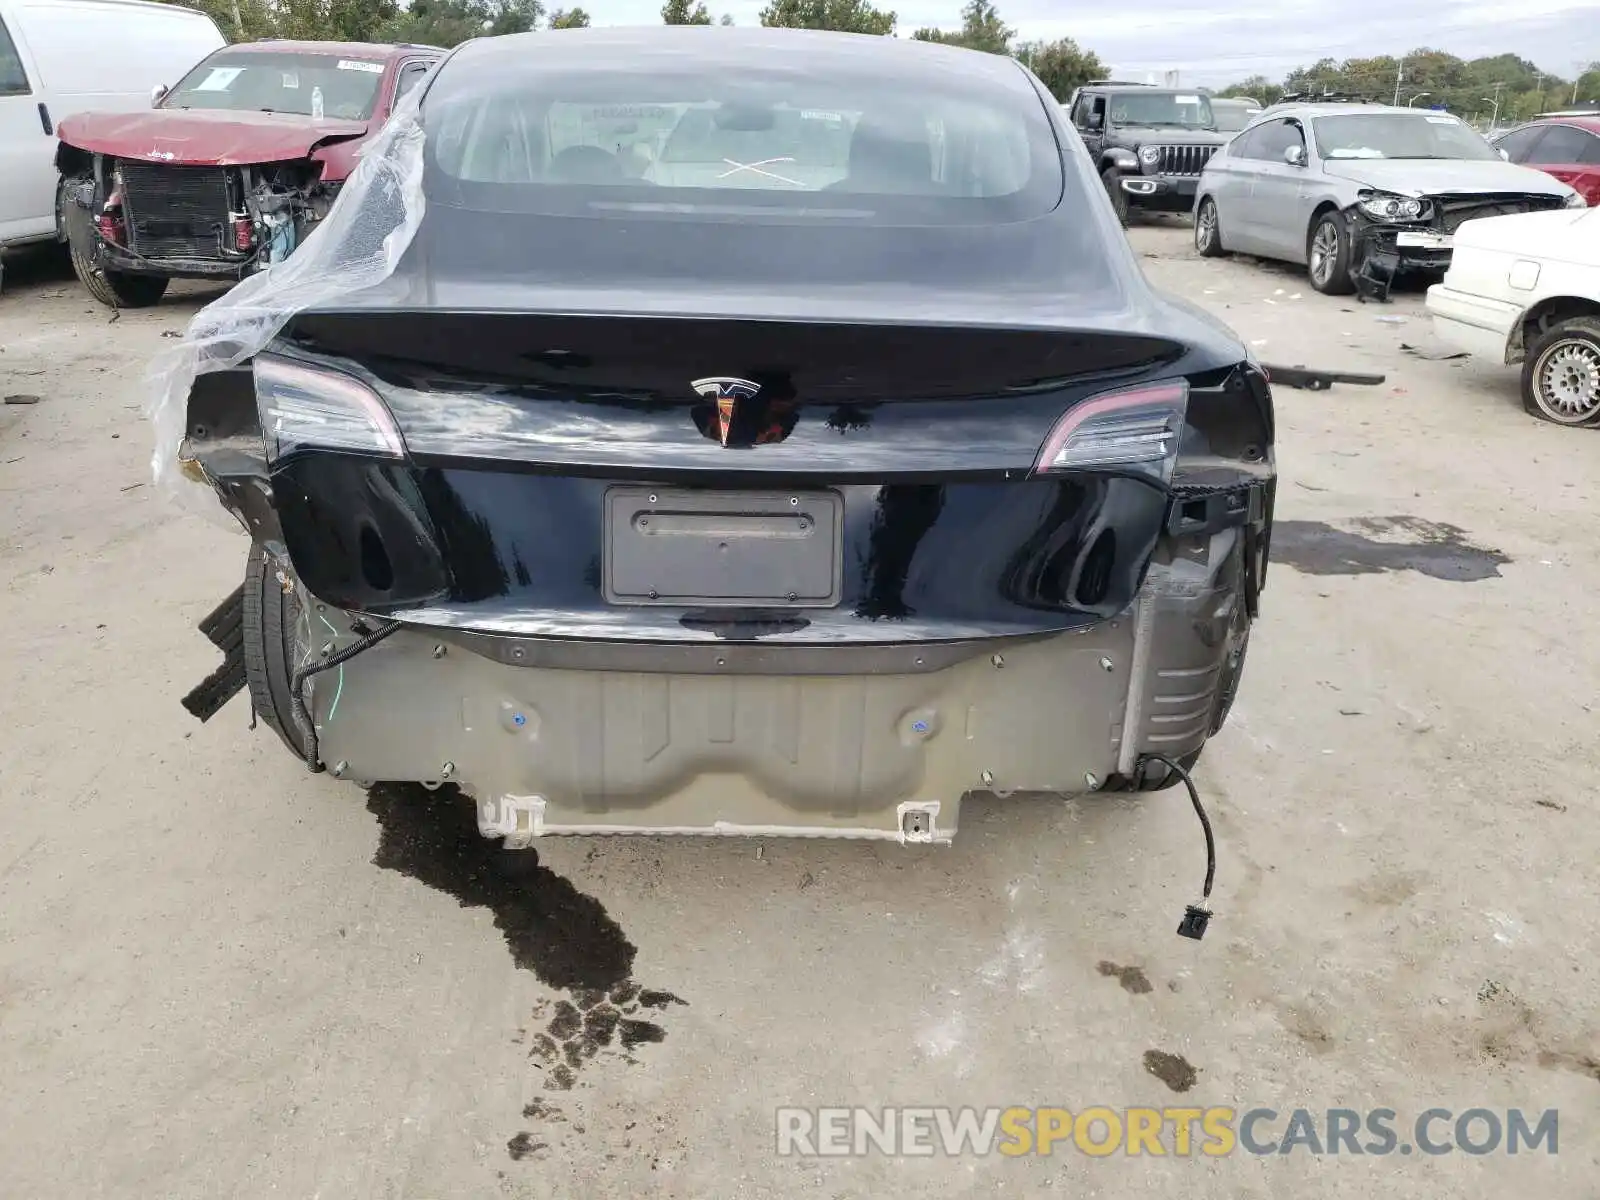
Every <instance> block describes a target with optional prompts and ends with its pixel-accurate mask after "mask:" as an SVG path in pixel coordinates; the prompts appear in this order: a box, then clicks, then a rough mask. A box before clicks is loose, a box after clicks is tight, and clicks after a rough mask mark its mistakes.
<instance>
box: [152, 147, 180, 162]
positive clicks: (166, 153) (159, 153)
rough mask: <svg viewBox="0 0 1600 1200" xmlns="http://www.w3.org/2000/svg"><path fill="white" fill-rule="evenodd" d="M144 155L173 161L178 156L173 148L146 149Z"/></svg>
mask: <svg viewBox="0 0 1600 1200" xmlns="http://www.w3.org/2000/svg"><path fill="white" fill-rule="evenodd" d="M144 156H145V157H146V158H163V159H165V160H166V161H167V162H171V161H172V160H173V159H175V158H177V157H178V156H177V155H176V154H174V153H173V152H172V151H171V150H146V151H145V155H144Z"/></svg>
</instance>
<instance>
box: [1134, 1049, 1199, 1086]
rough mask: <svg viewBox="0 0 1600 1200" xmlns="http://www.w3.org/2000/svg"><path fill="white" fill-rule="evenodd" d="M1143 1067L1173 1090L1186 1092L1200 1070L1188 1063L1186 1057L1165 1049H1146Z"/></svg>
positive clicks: (1193, 1083) (1197, 1077)
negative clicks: (1169, 1052) (1170, 1052)
mask: <svg viewBox="0 0 1600 1200" xmlns="http://www.w3.org/2000/svg"><path fill="white" fill-rule="evenodd" d="M1144 1069H1145V1070H1146V1071H1149V1072H1150V1074H1152V1075H1154V1076H1155V1077H1156V1078H1157V1079H1159V1080H1161V1082H1162V1083H1164V1084H1166V1085H1167V1086H1168V1087H1169V1088H1171V1089H1172V1090H1173V1091H1175V1092H1187V1091H1188V1090H1189V1089H1190V1088H1192V1087H1193V1086H1194V1085H1195V1081H1196V1080H1197V1079H1199V1078H1200V1072H1199V1071H1197V1070H1195V1069H1194V1068H1193V1067H1191V1066H1190V1065H1189V1060H1188V1059H1186V1058H1184V1057H1183V1055H1181V1054H1168V1053H1167V1052H1166V1051H1165V1050H1146V1051H1145V1052H1144Z"/></svg>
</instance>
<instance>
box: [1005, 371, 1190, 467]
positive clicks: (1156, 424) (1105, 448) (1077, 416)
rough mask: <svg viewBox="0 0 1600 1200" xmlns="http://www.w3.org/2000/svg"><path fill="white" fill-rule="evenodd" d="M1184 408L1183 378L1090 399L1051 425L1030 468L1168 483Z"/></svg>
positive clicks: (1186, 403) (1186, 399) (1186, 389)
mask: <svg viewBox="0 0 1600 1200" xmlns="http://www.w3.org/2000/svg"><path fill="white" fill-rule="evenodd" d="M1188 407H1189V384H1188V383H1187V381H1185V380H1182V379H1177V380H1167V381H1163V382H1161V383H1152V384H1145V385H1142V386H1140V387H1134V388H1129V389H1128V390H1126V391H1121V392H1106V393H1104V394H1102V395H1099V396H1091V397H1090V398H1089V399H1087V400H1084V401H1081V402H1079V403H1078V404H1074V405H1073V406H1072V407H1071V408H1069V409H1068V410H1067V411H1066V413H1065V414H1063V416H1062V417H1061V419H1060V420H1059V421H1057V422H1056V424H1055V428H1053V429H1052V430H1051V431H1050V436H1049V437H1047V438H1046V439H1045V441H1044V445H1043V447H1041V448H1040V450H1039V457H1038V459H1037V460H1035V462H1034V465H1033V469H1034V471H1035V472H1036V473H1038V474H1043V475H1049V474H1053V473H1058V472H1062V471H1086V470H1095V469H1097V468H1099V469H1103V468H1118V469H1122V470H1128V471H1135V472H1138V473H1141V474H1146V475H1149V476H1151V477H1152V478H1153V479H1156V480H1159V481H1160V482H1161V483H1162V484H1167V483H1170V482H1171V481H1172V471H1173V468H1174V467H1175V466H1176V465H1177V461H1178V449H1179V446H1180V444H1181V443H1182V441H1183V423H1184V414H1185V412H1186V411H1187V410H1188Z"/></svg>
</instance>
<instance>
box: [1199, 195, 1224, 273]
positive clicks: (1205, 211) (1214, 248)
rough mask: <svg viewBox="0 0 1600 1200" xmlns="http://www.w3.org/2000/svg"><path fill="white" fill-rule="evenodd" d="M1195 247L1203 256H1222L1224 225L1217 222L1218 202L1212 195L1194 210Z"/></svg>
mask: <svg viewBox="0 0 1600 1200" xmlns="http://www.w3.org/2000/svg"><path fill="white" fill-rule="evenodd" d="M1194 249H1195V253H1196V254H1198V255H1199V256H1200V257H1201V258H1221V257H1222V256H1223V255H1224V254H1226V253H1227V251H1226V250H1224V249H1223V248H1222V226H1221V225H1219V224H1218V223H1217V202H1216V201H1215V200H1213V199H1212V198H1211V197H1210V196H1207V197H1206V198H1205V199H1204V200H1202V201H1200V207H1199V208H1197V209H1195V212H1194Z"/></svg>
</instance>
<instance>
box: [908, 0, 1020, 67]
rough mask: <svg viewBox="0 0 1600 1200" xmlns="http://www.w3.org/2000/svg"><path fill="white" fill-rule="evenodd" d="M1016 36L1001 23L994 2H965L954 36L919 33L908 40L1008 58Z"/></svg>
mask: <svg viewBox="0 0 1600 1200" xmlns="http://www.w3.org/2000/svg"><path fill="white" fill-rule="evenodd" d="M1015 32H1016V31H1015V30H1013V29H1012V28H1011V27H1010V26H1009V25H1007V24H1006V23H1005V22H1004V21H1002V20H1001V19H1000V10H999V9H998V8H996V7H995V6H994V0H967V5H966V7H965V8H963V9H962V10H961V28H960V29H958V30H956V31H955V32H954V33H947V32H945V31H944V30H941V29H919V30H917V31H916V32H915V33H913V34H912V35H911V36H912V37H913V38H915V39H916V40H917V41H919V42H943V43H944V44H945V45H947V46H965V47H966V48H967V49H968V50H984V51H987V52H988V53H990V54H1010V53H1011V39H1012V37H1013V36H1015Z"/></svg>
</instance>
